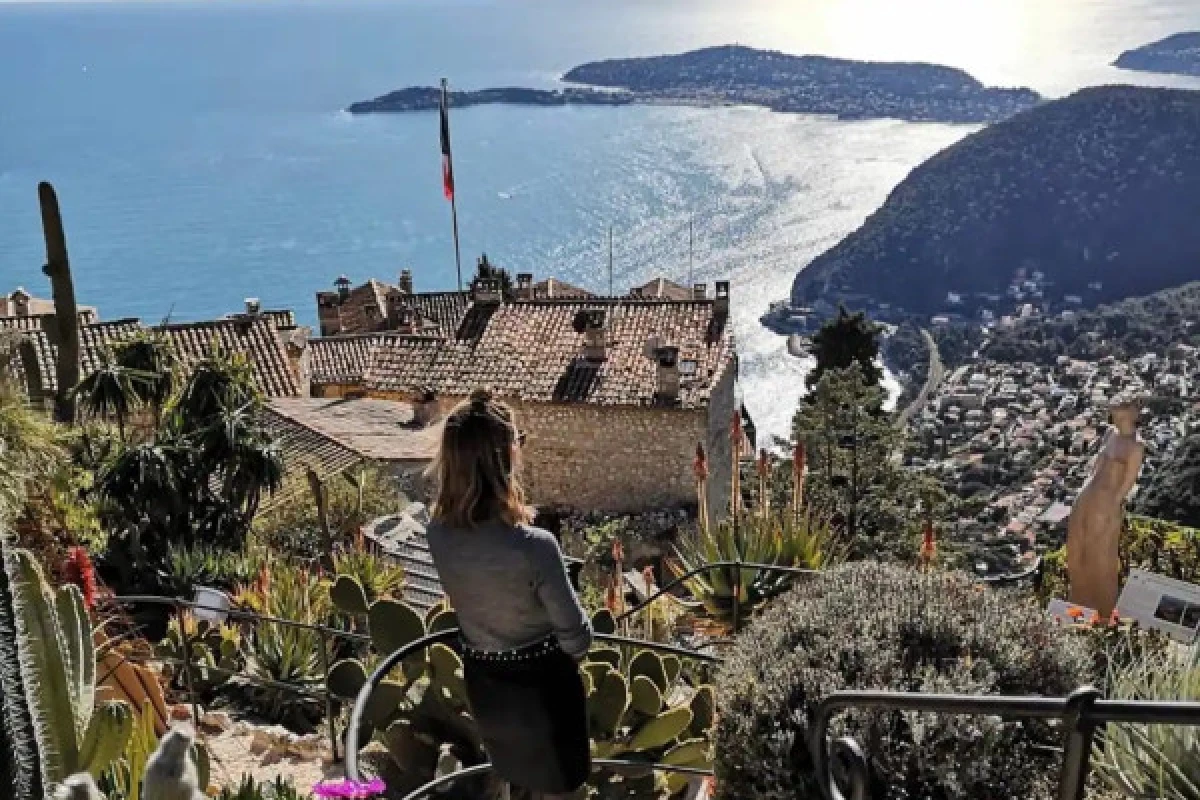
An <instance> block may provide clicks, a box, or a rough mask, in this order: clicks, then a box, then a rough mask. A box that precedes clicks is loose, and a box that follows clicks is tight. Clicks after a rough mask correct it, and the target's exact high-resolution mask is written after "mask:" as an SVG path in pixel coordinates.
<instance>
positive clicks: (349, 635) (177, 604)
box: [105, 594, 371, 761]
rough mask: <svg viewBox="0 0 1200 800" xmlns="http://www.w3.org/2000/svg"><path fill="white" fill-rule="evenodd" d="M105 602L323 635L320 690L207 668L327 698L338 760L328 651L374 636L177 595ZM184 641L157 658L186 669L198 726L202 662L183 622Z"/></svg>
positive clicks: (331, 741)
mask: <svg viewBox="0 0 1200 800" xmlns="http://www.w3.org/2000/svg"><path fill="white" fill-rule="evenodd" d="M105 602H110V603H113V604H115V605H119V606H136V605H157V606H167V607H170V608H173V609H175V612H176V613H177V614H180V613H181V612H183V611H184V610H190V611H211V612H213V613H217V614H224V615H225V616H226V617H228V618H230V619H236V620H242V621H248V622H253V623H255V624H262V623H266V624H270V625H282V626H284V627H289V628H296V629H301V630H309V631H313V632H315V633H316V634H317V635H318V636H319V637H320V648H319V649H320V658H321V671H322V673H324V676H325V680H324V682H323V686H322V687H321V689H320V690H316V689H314V688H313V687H312V686H304V685H302V684H297V683H287V682H285V681H276V680H268V679H265V678H260V677H257V676H254V675H250V674H248V673H246V672H242V671H232V670H226V669H221V668H219V667H211V666H208V665H204V669H205V670H206V671H207V672H210V673H216V674H220V675H224V676H225V677H227V678H232V677H235V676H236V677H237V678H239V679H240V680H243V681H246V682H247V683H252V684H254V685H256V686H262V687H263V688H268V689H278V690H280V691H286V692H293V693H295V694H298V695H306V696H309V697H320V698H323V699H324V701H325V717H326V720H327V721H328V723H329V745H330V748H331V752H332V754H333V759H334V760H335V761H336V760H337V759H338V743H339V741H340V739H341V737H340V736H339V735H338V730H337V706H338V702H339V701H338V700H337V699H336V698H335V697H334V696H333V694H332V693H331V692H330V691H329V670H330V668H331V667H332V665H331V664H330V663H329V651H330V643H331V641H336V640H338V639H340V640H342V641H348V642H355V643H357V644H364V643H365V644H370V643H371V637H370V636H366V635H364V634H361V633H354V632H352V631H343V630H339V629H337V628H331V627H329V626H327V625H314V624H312V623H308V622H298V621H296V620H290V619H283V618H282V617H272V616H268V615H265V614H257V613H255V612H252V611H241V610H238V609H234V608H222V607H220V606H212V605H206V604H204V603H198V602H195V601H193V600H184V599H182V598H178V597H161V596H159V595H141V594H138V595H121V596H117V597H109V598H105ZM179 632H180V638H181V644H182V647H183V654H184V658H182V659H177V658H170V657H159V656H156V657H155V658H154V660H155V661H157V662H159V663H162V664H167V665H170V666H173V667H178V668H181V669H182V670H183V681H184V686H185V687H186V690H187V694H188V700H189V705H191V707H192V719H193V722H195V723H196V725H197V726H198V725H199V723H200V707H199V701H198V700H197V692H196V689H195V682H196V681H195V670H196V669H198V668H199V667H200V666H201V665H198V664H195V663H193V661H192V644H193V640H192V637H191V634H190V633H189V632H188V629H187V626H186V625H183V624H180V626H179ZM122 658H124V659H125V660H127V661H130V662H131V663H136V662H137V661H138V659H136V658H130V657H128V656H122Z"/></svg>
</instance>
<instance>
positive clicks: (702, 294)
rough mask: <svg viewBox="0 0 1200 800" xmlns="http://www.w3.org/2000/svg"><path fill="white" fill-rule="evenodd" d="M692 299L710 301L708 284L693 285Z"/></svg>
mask: <svg viewBox="0 0 1200 800" xmlns="http://www.w3.org/2000/svg"><path fill="white" fill-rule="evenodd" d="M692 299H693V300H707V299H708V284H707V283H697V284H695V285H693V286H692Z"/></svg>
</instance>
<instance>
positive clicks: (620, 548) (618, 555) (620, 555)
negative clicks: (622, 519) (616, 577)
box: [612, 538, 625, 567]
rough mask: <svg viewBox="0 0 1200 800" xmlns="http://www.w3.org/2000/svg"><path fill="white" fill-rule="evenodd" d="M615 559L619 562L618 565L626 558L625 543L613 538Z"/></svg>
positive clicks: (613, 555)
mask: <svg viewBox="0 0 1200 800" xmlns="http://www.w3.org/2000/svg"><path fill="white" fill-rule="evenodd" d="M612 557H613V561H615V562H617V565H618V567H619V566H620V564H621V562H623V561H624V560H625V545H623V544H621V540H620V539H619V538H618V539H613V543H612Z"/></svg>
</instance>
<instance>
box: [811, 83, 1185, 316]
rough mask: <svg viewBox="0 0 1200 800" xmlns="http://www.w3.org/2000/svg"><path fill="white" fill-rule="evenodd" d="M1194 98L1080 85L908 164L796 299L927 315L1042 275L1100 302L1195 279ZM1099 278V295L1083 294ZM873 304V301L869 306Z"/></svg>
mask: <svg viewBox="0 0 1200 800" xmlns="http://www.w3.org/2000/svg"><path fill="white" fill-rule="evenodd" d="M1197 130H1200V92H1187V91H1178V90H1168V89H1142V88H1135V87H1122V86H1110V87H1099V88H1093V89H1085V90H1083V91H1080V92H1078V93H1076V94H1074V95H1071V96H1070V97H1067V98H1065V99H1062V100H1057V101H1054V102H1050V103H1046V104H1044V105H1041V106H1039V107H1037V108H1034V109H1032V110H1030V111H1026V112H1024V113H1022V114H1018V115H1017V116H1015V117H1012V118H1011V119H1009V120H1006V121H1004V122H1000V123H997V124H996V125H993V126H991V127H989V128H985V129H984V130H982V131H979V132H978V133H975V134H972V135H971V136H968V137H967V138H965V139H963V140H962V141H961V142H959V143H957V144H955V145H953V146H951V147H949V148H947V149H946V150H944V151H942V152H941V153H939V154H938V155H936V156H934V157H933V158H931V159H929V160H928V161H926V162H925V163H923V164H921V165H920V166H918V167H917V168H916V169H914V170H913V171H912V173H910V174H909V176H908V177H907V178H906V179H905V180H904V181H902V182H901V183H900V184H899V185H898V186H897V187H896V188H895V189H894V190H893V191H892V193H891V194H890V196H889V197H888V198H887V201H886V202H885V203H884V205H883V206H882V207H881V208H880V209H879V210H878V211H876V212H875V213H874V214H872V215H871V216H870V217H869V218H868V219H867V221H866V222H865V223H864V224H863V225H862V227H861V228H859V229H858V230H857V231H855V232H854V233H852V234H850V235H849V236H847V237H846V238H845V239H843V240H842V241H841V242H840V243H838V244H837V245H836V246H834V247H833V248H832V249H830V250H829V251H827V252H825V253H824V254H822V255H821V256H818V257H817V258H816V259H815V260H814V261H813V262H812V264H811V265H810V266H809V267H808V268H807V269H805V270H804V271H803V272H801V273H800V274H799V275H798V276H797V277H796V280H795V283H794V284H793V289H792V302H793V304H794V305H797V306H803V305H807V304H810V303H812V302H815V301H816V300H818V299H821V298H824V299H836V298H837V297H838V296H845V295H850V296H852V297H853V296H855V295H857V296H859V297H865V298H868V299H869V300H870V301H874V303H879V302H887V303H891V304H893V305H898V306H901V307H902V308H904V309H905V310H908V311H912V312H916V313H921V314H928V313H933V312H937V311H940V310H942V307H943V302H944V300H945V298H946V294H947V292H951V291H953V292H957V293H964V294H973V293H990V294H1001V293H1003V292H1004V291H1005V289H1006V287H1007V286H1008V284H1009V282H1010V281H1011V279H1012V277H1013V274H1014V271H1015V270H1017V269H1018V268H1021V267H1025V268H1028V269H1031V270H1041V271H1043V272H1045V273H1046V277H1047V280H1050V281H1053V282H1054V285H1053V286H1052V287H1051V289H1052V292H1053V295H1056V296H1057V297H1055V296H1051V295H1048V296H1047V299H1051V300H1053V299H1061V297H1062V296H1063V295H1066V294H1080V295H1085V296H1087V298H1088V300H1089V302H1106V301H1111V300H1118V299H1121V298H1124V297H1129V296H1134V295H1143V294H1148V293H1150V292H1154V291H1156V290H1159V289H1162V288H1165V287H1168V286H1177V285H1179V284H1182V283H1185V282H1187V281H1189V280H1195V279H1197V278H1200V224H1197V220H1198V219H1200V136H1197V135H1196V131H1197ZM1096 282H1099V283H1100V284H1101V287H1100V288H1099V290H1093V291H1090V292H1089V290H1088V286H1089V284H1093V283H1096ZM867 305H871V303H867Z"/></svg>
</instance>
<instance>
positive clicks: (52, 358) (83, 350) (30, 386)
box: [24, 319, 142, 400]
mask: <svg viewBox="0 0 1200 800" xmlns="http://www.w3.org/2000/svg"><path fill="white" fill-rule="evenodd" d="M141 327H142V326H141V323H139V322H138V321H137V320H136V319H118V320H112V321H110V322H97V323H95V324H94V325H80V326H79V365H80V374H81V375H87V374H89V373H91V372H94V371H95V370H96V368H97V367H99V366H100V359H101V357H102V354H103V353H104V350H105V348H106V347H108V346H110V345H112V344H114V343H116V342H120V341H123V340H125V339H129V338H132V337H133V336H135V335H136V334H137V332H138V331H139V330H141ZM24 341H25V344H24V347H25V348H26V352H27V353H31V354H32V356H33V359H34V361H35V363H36V365H37V371H38V378H37V379H34V377H33V376H30V375H28V374H27V370H26V384H25V389H26V391H27V392H28V394H29V396H30V399H33V400H36V399H39V398H40V397H47V396H49V395H52V394H54V392H56V391H57V390H58V375H57V373H56V372H55V364H57V363H58V348H57V347H56V346H54V345H52V344H51V343H50V337H49V336H48V335H47V334H46V332H45V331H44V330H37V331H27V332H26V333H25V334H24ZM39 385H40V387H41V393H40V394H39V392H38V391H37V386H39ZM35 395H37V396H35Z"/></svg>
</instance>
